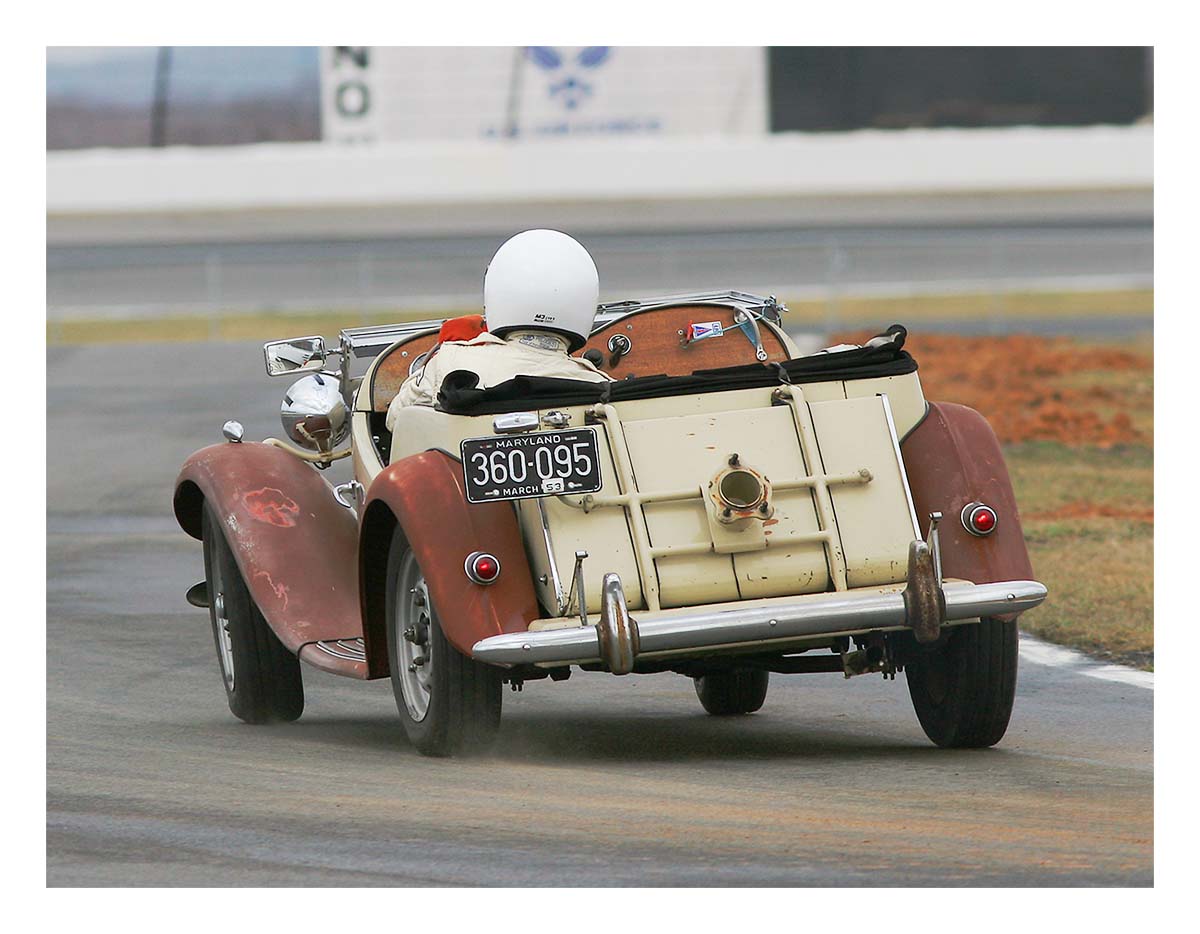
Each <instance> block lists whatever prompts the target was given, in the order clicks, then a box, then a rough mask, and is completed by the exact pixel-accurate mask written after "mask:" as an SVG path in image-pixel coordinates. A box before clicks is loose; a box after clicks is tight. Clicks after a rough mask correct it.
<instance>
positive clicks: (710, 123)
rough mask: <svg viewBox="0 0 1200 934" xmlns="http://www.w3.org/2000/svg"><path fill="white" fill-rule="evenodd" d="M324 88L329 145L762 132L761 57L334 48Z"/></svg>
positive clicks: (637, 50) (752, 51) (754, 53)
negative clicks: (504, 138) (503, 138)
mask: <svg viewBox="0 0 1200 934" xmlns="http://www.w3.org/2000/svg"><path fill="white" fill-rule="evenodd" d="M321 85H322V86H321V98H322V103H321V107H322V137H323V138H324V139H325V140H327V141H331V142H347V143H349V142H354V143H371V142H395V141H401V140H434V139H479V138H492V137H513V138H519V139H530V138H546V137H561V136H580V135H621V134H669V135H685V134H690V135H694V134H700V135H707V134H718V135H730V134H736V135H748V134H761V133H765V132H766V131H767V78H766V50H765V49H763V48H761V47H738V48H674V47H671V48H662V47H656V48H651V47H618V46H606V45H593V46H525V47H518V48H508V47H487V48H462V47H454V48H431V47H420V48H397V47H378V46H336V47H328V48H324V49H322V50H321Z"/></svg>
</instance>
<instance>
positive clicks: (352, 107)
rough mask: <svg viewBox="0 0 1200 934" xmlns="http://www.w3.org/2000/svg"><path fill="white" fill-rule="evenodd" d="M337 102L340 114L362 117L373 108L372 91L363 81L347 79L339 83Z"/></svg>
mask: <svg viewBox="0 0 1200 934" xmlns="http://www.w3.org/2000/svg"><path fill="white" fill-rule="evenodd" d="M335 103H336V106H337V112H338V115H339V116H342V117H361V116H363V115H364V114H366V112H367V111H368V110H370V109H371V93H370V92H369V91H368V90H367V86H366V85H365V84H363V83H362V82H361V81H347V82H346V83H345V84H340V85H338V89H337V97H336V98H335Z"/></svg>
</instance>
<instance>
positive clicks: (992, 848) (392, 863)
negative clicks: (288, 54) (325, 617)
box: [46, 343, 1154, 886]
mask: <svg viewBox="0 0 1200 934" xmlns="http://www.w3.org/2000/svg"><path fill="white" fill-rule="evenodd" d="M285 382H286V381H269V380H268V379H267V378H266V376H265V374H264V373H263V371H262V364H261V355H260V351H259V348H258V345H256V344H245V343H230V344H170V345H143V346H138V347H129V346H111V345H110V346H76V347H70V346H62V347H52V348H51V349H50V351H49V355H48V391H47V395H48V416H49V431H48V497H49V503H48V517H47V523H48V529H47V531H48V537H47V551H48V554H47V566H48V582H47V584H48V634H47V668H48V671H47V677H48V683H47V694H48V697H47V715H48V723H47V828H46V829H47V863H48V866H47V872H48V881H49V883H50V884H51V885H55V886H63V885H85V886H95V885H121V886H131V885H132V886H137V885H189V886H196V885H356V886H358V885H489V886H490V885H531V886H544V885H575V886H578V885H684V886H692V885H696V886H700V885H710V886H721V885H738V886H803V885H934V886H940V885H953V886H958V885H1032V886H1062V885H1067V886H1076V885H1118V886H1145V885H1149V884H1151V883H1152V882H1153V863H1152V853H1153V839H1152V834H1153V823H1152V816H1153V814H1152V807H1153V771H1152V742H1153V729H1152V726H1153V724H1152V720H1153V717H1152V715H1153V699H1154V691H1153V676H1151V675H1146V674H1144V673H1137V674H1136V676H1134V675H1133V674H1130V675H1129V676H1126V675H1124V674H1122V673H1123V672H1125V671H1126V669H1115V671H1114V670H1113V668H1114V666H1097V665H1095V664H1093V663H1089V662H1088V661H1086V660H1084V659H1082V658H1081V657H1079V656H1077V655H1075V654H1074V653H1069V652H1065V651H1064V650H1061V649H1058V648H1057V647H1054V646H1047V645H1045V644H1044V643H1036V642H1034V641H1032V640H1029V641H1027V643H1026V644H1025V645H1024V647H1023V650H1022V661H1021V670H1020V679H1019V683H1018V688H1017V701H1016V709H1015V713H1014V716H1013V721H1012V725H1011V727H1010V729H1009V732H1008V735H1007V737H1006V738H1005V739H1004V740H1003V741H1002V742H1001V744H1000V745H999V746H998V747H996V748H994V749H988V750H970V751H947V750H939V749H937V748H935V747H933V746H932V745H931V744H930V743H929V742H928V741H927V740H926V739H925V737H924V735H923V734H922V732H921V729H920V727H919V726H918V724H917V721H916V717H915V716H914V714H913V712H912V708H911V705H910V702H909V699H908V693H907V689H906V687H905V684H904V680H903V676H901V677H900V678H899V679H897V680H896V681H895V682H886V681H883V680H882V679H881V678H879V677H878V676H866V677H860V678H855V679H852V680H849V681H847V680H844V679H843V678H842V677H841V676H840V675H832V674H827V675H808V676H803V675H793V676H784V675H772V680H771V689H770V692H769V694H768V697H767V702H766V704H765V706H764V707H763V709H762V711H761V712H759V713H757V714H754V715H752V716H749V717H744V718H737V719H715V718H711V717H708V716H706V715H705V714H704V713H703V712H702V710H701V708H700V705H699V702H698V701H697V700H696V697H695V694H694V692H693V690H692V685H691V682H690V681H689V680H687V679H685V678H682V677H679V676H675V675H652V676H638V675H632V676H628V677H625V678H616V677H613V676H610V675H605V674H583V673H579V672H576V673H575V674H574V675H573V676H572V677H571V679H570V680H569V681H567V682H566V683H562V684H555V683H551V682H549V681H543V682H535V683H531V684H529V685H527V686H526V689H525V690H524V692H522V693H519V694H512V693H506V694H505V711H504V725H503V727H502V729H501V733H500V738H499V742H498V743H497V745H496V748H495V750H494V751H493V753H491V754H490V755H489V756H487V757H485V758H478V759H453V760H433V759H425V758H422V757H420V756H418V755H417V754H416V753H415V752H414V751H413V750H412V749H411V748H410V747H409V746H408V744H407V742H406V741H405V738H404V734H403V731H402V729H401V726H400V722H399V720H398V718H397V715H396V712H395V708H394V705H393V701H392V696H391V688H390V685H389V684H388V682H386V681H383V682H370V683H361V682H352V681H348V680H343V679H339V678H336V677H334V676H331V675H327V674H322V673H320V672H316V671H314V670H312V669H308V668H306V669H305V672H304V678H305V694H306V706H305V714H304V716H303V717H302V718H301V719H300V720H299V721H298V722H296V723H293V724H287V725H279V726H270V727H252V726H247V725H245V724H242V723H240V722H238V721H237V720H235V719H234V718H233V717H232V716H231V715H230V713H229V711H228V709H227V707H226V704H225V699H224V695H223V692H222V688H221V679H220V675H219V673H218V668H217V661H216V658H215V657H214V656H215V653H214V650H213V645H212V635H211V630H210V628H209V622H208V617H207V615H206V613H205V612H204V611H202V610H197V609H194V608H192V607H190V606H189V605H188V604H187V603H185V602H184V599H183V594H184V591H185V590H186V589H187V588H188V587H189V586H190V585H192V584H194V583H195V582H196V581H198V580H200V579H201V577H202V576H203V570H202V559H201V553H200V545H199V543H198V542H195V541H194V540H192V539H190V538H188V537H187V536H185V535H184V534H183V532H182V531H180V530H179V529H178V528H177V527H176V525H175V523H174V520H173V519H172V517H171V505H170V504H171V492H172V486H173V481H174V478H175V474H176V472H177V470H178V468H179V465H180V463H181V462H182V461H183V459H184V458H185V457H186V456H187V455H188V454H189V453H190V452H191V451H192V450H194V449H195V448H197V447H200V446H202V445H205V444H209V443H212V442H214V441H217V440H219V438H220V427H221V423H222V422H223V421H224V420H225V419H227V418H231V417H236V418H239V419H241V420H242V421H243V422H244V423H245V425H246V429H247V436H248V437H250V438H262V437H265V436H267V435H271V434H276V433H277V432H278V421H277V419H276V416H275V413H276V411H277V407H278V404H279V399H280V398H281V395H282V392H283V390H284V389H285ZM1098 669H1103V670H1098Z"/></svg>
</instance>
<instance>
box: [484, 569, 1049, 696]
mask: <svg viewBox="0 0 1200 934" xmlns="http://www.w3.org/2000/svg"><path fill="white" fill-rule="evenodd" d="M941 590H942V593H943V594H944V597H945V610H944V612H942V613H941V614H939V615H940V617H941V622H942V623H948V622H950V623H952V622H956V621H962V620H968V619H975V618H977V617H981V616H1000V615H1005V614H1010V613H1020V612H1022V611H1024V610H1028V609H1031V608H1033V607H1035V606H1037V605H1038V604H1039V603H1041V602H1042V601H1043V600H1044V599H1045V598H1046V588H1045V586H1043V585H1042V584H1040V583H1038V582H1037V581H1003V582H1000V583H993V584H972V583H970V582H966V581H946V582H944V583H942V584H941ZM913 622H915V621H913V620H911V619H910V616H909V610H908V608H907V607H906V602H905V598H904V591H903V590H896V591H891V592H878V591H871V592H863V591H842V592H839V593H822V594H810V595H806V596H798V597H781V598H776V599H774V600H769V601H758V602H755V603H749V604H739V603H726V604H720V605H717V606H708V607H698V608H684V609H677V610H661V611H659V612H657V613H639V614H637V616H636V619H631V618H630V617H629V615H628V613H627V612H626V611H625V594H624V589H623V588H622V586H621V580H620V578H619V577H618V576H617V575H616V574H607V575H605V577H604V587H603V594H602V603H601V614H600V621H599V622H598V623H597V624H596V625H590V626H577V627H574V628H570V629H553V630H545V631H540V632H523V633H509V634H506V635H501V636H491V637H489V638H487V639H482V640H480V641H479V642H476V643H475V646H474V649H473V650H472V653H471V654H472V656H473V657H474V658H476V659H478V660H479V661H481V662H488V663H490V664H495V665H505V666H511V665H530V664H533V665H537V664H542V665H556V664H558V665H562V664H567V663H576V664H584V663H588V662H603V663H604V664H605V666H606V667H607V668H608V669H609V670H610V671H612V672H613V673H614V674H625V673H627V672H628V671H630V670H632V668H633V665H634V663H635V661H636V659H637V658H638V657H640V656H643V655H687V654H691V653H694V652H699V651H705V650H710V649H713V648H716V647H718V646H719V647H722V648H734V647H738V646H743V645H751V644H757V643H780V644H782V643H784V642H787V641H795V640H800V639H809V638H814V637H817V638H819V637H822V636H845V635H852V634H854V633H862V632H870V631H875V630H889V629H891V630H896V629H908V628H912V626H913Z"/></svg>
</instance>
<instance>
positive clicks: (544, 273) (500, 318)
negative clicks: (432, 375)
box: [483, 230, 600, 351]
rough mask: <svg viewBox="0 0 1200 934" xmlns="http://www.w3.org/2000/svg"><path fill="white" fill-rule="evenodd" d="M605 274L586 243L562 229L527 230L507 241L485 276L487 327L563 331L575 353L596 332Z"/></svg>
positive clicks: (492, 329) (499, 330) (500, 330)
mask: <svg viewBox="0 0 1200 934" xmlns="http://www.w3.org/2000/svg"><path fill="white" fill-rule="evenodd" d="M599 297H600V277H599V275H598V274H597V273H596V264H595V263H594V262H592V257H591V256H590V255H589V254H588V251H587V250H585V249H584V248H583V245H582V244H581V243H579V241H578V240H575V239H573V238H571V237H568V236H567V235H566V234H565V233H560V232H559V231H557V230H526V231H524V232H523V233H519V234H517V235H516V236H515V237H510V238H509V239H508V240H506V241H505V242H504V243H503V245H501V247H500V249H498V250H497V251H496V255H495V256H493V257H492V261H491V262H490V263H489V264H488V268H487V272H486V273H484V275H483V313H484V315H485V317H486V318H487V325H488V330H489V331H490V332H491V333H493V334H496V335H497V336H500V337H503V336H504V334H505V333H507V332H508V331H513V330H516V329H518V328H538V329H541V330H544V331H553V332H554V333H555V334H561V335H562V336H563V337H565V338H567V340H568V341H569V342H570V347H569V348H568V349H569V350H570V351H576V350H578V349H579V348H580V347H582V346H583V345H584V344H585V343H586V342H587V338H588V335H589V334H590V333H591V332H592V321H593V319H594V318H595V317H596V302H597V300H598V299H599Z"/></svg>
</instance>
